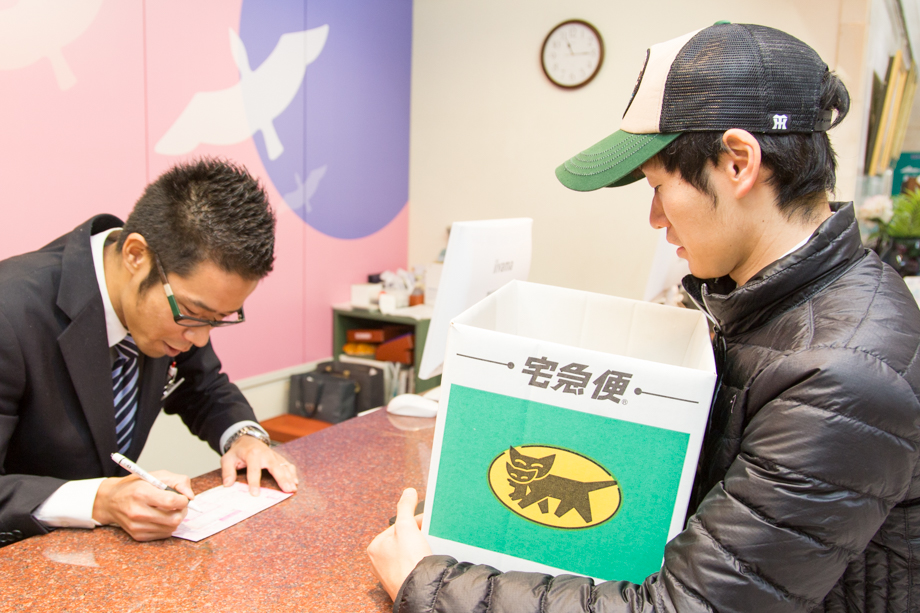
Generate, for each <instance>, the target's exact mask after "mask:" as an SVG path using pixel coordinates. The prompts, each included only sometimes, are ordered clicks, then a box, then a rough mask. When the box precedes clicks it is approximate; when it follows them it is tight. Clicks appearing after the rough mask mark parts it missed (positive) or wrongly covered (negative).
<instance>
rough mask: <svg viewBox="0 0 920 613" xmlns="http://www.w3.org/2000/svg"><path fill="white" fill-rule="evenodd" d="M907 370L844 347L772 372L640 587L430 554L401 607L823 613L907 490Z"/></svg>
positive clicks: (910, 399)
mask: <svg viewBox="0 0 920 613" xmlns="http://www.w3.org/2000/svg"><path fill="white" fill-rule="evenodd" d="M903 374H904V373H898V372H895V371H894V370H892V369H891V367H889V366H888V365H887V364H886V363H885V362H884V361H882V360H880V359H878V358H877V357H875V356H873V355H870V354H869V353H866V352H860V351H858V350H851V349H847V348H841V347H835V348H813V349H808V350H805V351H802V352H798V353H796V354H793V355H792V356H790V357H788V358H781V359H779V360H776V361H774V362H773V363H772V364H771V365H770V366H768V367H767V368H766V369H765V370H763V371H762V372H759V373H758V374H757V375H756V376H755V378H754V380H753V381H750V382H749V387H748V388H747V389H746V392H744V393H745V394H746V398H744V399H741V400H742V401H740V402H738V403H737V404H738V406H744V407H745V408H746V411H747V418H748V419H749V421H748V423H747V425H746V427H745V429H744V432H743V436H742V441H741V451H740V454H739V455H738V456H737V457H736V458H735V460H734V462H733V463H732V464H731V466H730V467H729V469H728V472H727V474H726V476H725V479H724V481H722V482H721V483H719V484H718V485H717V486H716V487H714V488H713V489H712V490H711V491H710V492H709V494H708V495H707V496H706V498H705V499H704V500H703V502H702V504H701V505H700V507H699V508H698V509H697V512H696V514H694V515H693V516H692V517H691V518H690V519H689V521H688V523H687V528H686V529H685V530H684V531H683V532H682V533H681V534H679V535H678V536H677V537H676V538H675V539H673V540H672V541H671V542H670V543H669V544H668V545H667V547H666V549H665V563H664V566H663V568H662V570H661V572H659V573H656V574H654V575H652V576H650V577H649V578H647V579H646V580H645V582H643V583H642V584H641V585H634V584H629V583H623V582H607V583H603V584H600V585H597V586H595V585H593V584H592V582H591V581H590V580H588V579H584V578H577V577H572V576H559V577H555V578H553V577H550V576H547V575H540V574H532V573H504V574H502V573H499V572H498V571H496V570H494V569H492V568H489V567H486V566H473V565H469V564H458V563H456V561H455V560H453V559H452V558H449V557H444V556H430V557H428V558H426V559H424V560H423V561H422V562H421V563H419V565H418V566H417V567H416V569H415V570H414V571H413V573H412V574H410V576H409V577H408V578H407V580H406V582H405V584H404V585H403V588H402V590H401V592H400V594H399V595H398V598H397V600H396V602H395V604H394V609H393V610H394V612H396V613H434V612H438V613H441V612H448V611H450V612H465V611H482V612H490V613H499V612H502V613H508V612H513V613H562V612H565V613H577V612H579V611H590V612H597V613H607V612H614V611H616V612H622V613H627V612H639V611H642V612H652V611H656V612H665V611H680V612H687V611H720V612H726V611H758V612H761V613H763V612H793V611H796V612H799V611H801V612H804V611H808V610H810V609H812V608H815V607H816V606H818V605H819V604H820V603H821V601H822V600H823V598H824V596H825V595H826V594H827V593H828V591H830V589H831V588H832V587H833V586H834V584H835V582H836V581H837V580H838V579H839V577H840V576H841V574H842V573H843V572H844V570H845V569H846V566H847V564H848V562H849V561H850V560H852V559H853V558H855V557H856V556H858V555H860V554H861V552H862V551H863V549H864V548H865V547H866V545H867V544H868V542H869V540H870V539H871V538H872V536H873V535H874V534H875V533H876V532H877V531H878V529H879V527H880V526H881V525H882V523H883V522H884V521H885V519H886V517H887V515H888V513H889V511H890V510H891V508H892V507H893V506H894V505H895V504H896V503H897V502H899V501H900V500H902V499H903V498H904V497H905V496H906V495H907V494H908V489H909V487H910V484H911V477H912V474H913V471H914V469H915V465H916V462H917V458H918V446H920V440H918V439H920V437H918V432H920V406H918V401H917V396H916V394H915V392H914V390H913V389H912V388H911V386H910V385H909V384H908V383H907V381H906V380H905V379H904V376H903ZM913 378H916V377H915V376H913ZM611 555H623V554H616V553H611Z"/></svg>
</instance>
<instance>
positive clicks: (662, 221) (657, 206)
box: [648, 197, 668, 230]
mask: <svg viewBox="0 0 920 613" xmlns="http://www.w3.org/2000/svg"><path fill="white" fill-rule="evenodd" d="M648 222H649V224H651V226H652V227H653V228H655V229H656V230H660V229H661V228H667V227H668V218H667V216H666V215H665V214H664V207H662V206H661V203H660V202H659V201H658V198H657V197H656V198H652V207H651V210H650V211H649V214H648Z"/></svg>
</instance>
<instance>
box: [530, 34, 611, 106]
mask: <svg viewBox="0 0 920 613" xmlns="http://www.w3.org/2000/svg"><path fill="white" fill-rule="evenodd" d="M603 61H604V41H603V40H602V39H601V35H600V34H599V33H598V31H597V30H596V29H595V28H594V26H592V25H591V24H590V23H587V22H586V21H580V20H572V21H566V22H564V23H560V24H559V25H558V26H556V27H555V28H553V31H552V32H550V33H549V36H547V37H546V40H545V41H544V42H543V72H545V73H546V76H547V77H549V80H550V81H552V82H553V83H555V84H556V85H558V86H559V87H565V88H569V89H572V88H576V87H581V86H582V85H586V84H587V83H588V82H589V81H591V79H593V78H594V75H596V74H597V72H598V70H600V68H601V64H602V63H603Z"/></svg>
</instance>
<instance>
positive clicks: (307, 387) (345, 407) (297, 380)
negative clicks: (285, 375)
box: [288, 372, 357, 424]
mask: <svg viewBox="0 0 920 613" xmlns="http://www.w3.org/2000/svg"><path fill="white" fill-rule="evenodd" d="M356 387H357V386H356V384H355V382H354V381H352V380H351V379H349V378H348V377H345V376H342V375H338V374H335V373H325V372H305V373H300V374H296V375H291V390H290V395H289V397H288V413H292V414H294V415H300V416H301V417H309V418H311V419H319V420H322V421H325V422H329V423H330V424H337V423H339V422H343V421H345V420H346V419H350V418H352V417H354V416H355V415H356V414H357V411H356V410H355V395H356Z"/></svg>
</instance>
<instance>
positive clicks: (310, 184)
mask: <svg viewBox="0 0 920 613" xmlns="http://www.w3.org/2000/svg"><path fill="white" fill-rule="evenodd" d="M326 168H327V167H326V166H320V167H319V168H314V169H313V170H311V171H310V174H309V175H307V180H306V181H301V180H300V173H299V172H295V173H294V181H296V182H297V189H295V190H294V191H292V192H288V193H286V194H285V195H284V201H285V202H286V203H287V205H288V206H289V207H291V210H292V211H294V212H295V213H296V212H298V211H299V210H300V209H306V211H307V213H309V212H310V211H312V210H313V207H312V206H310V198H312V197H313V194H315V193H316V190H317V189H319V182H320V180H322V178H323V175H324V174H326Z"/></svg>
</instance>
